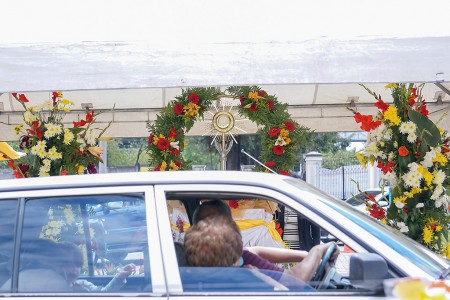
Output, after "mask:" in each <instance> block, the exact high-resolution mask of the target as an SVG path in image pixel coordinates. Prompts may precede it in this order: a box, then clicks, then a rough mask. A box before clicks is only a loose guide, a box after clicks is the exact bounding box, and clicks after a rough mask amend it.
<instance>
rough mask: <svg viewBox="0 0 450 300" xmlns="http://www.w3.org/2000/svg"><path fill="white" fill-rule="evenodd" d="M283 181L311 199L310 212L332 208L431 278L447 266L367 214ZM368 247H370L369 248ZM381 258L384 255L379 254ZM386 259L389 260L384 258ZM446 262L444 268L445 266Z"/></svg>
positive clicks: (298, 182)
mask: <svg viewBox="0 0 450 300" xmlns="http://www.w3.org/2000/svg"><path fill="white" fill-rule="evenodd" d="M285 182H287V183H289V184H290V185H292V186H294V187H296V188H297V189H298V195H301V194H304V193H305V191H306V192H308V193H309V195H305V197H311V198H314V201H307V202H305V203H307V204H309V205H311V209H313V210H315V211H317V212H318V213H320V211H319V210H318V209H317V204H318V202H320V203H321V204H325V205H326V206H327V207H329V208H331V209H334V210H335V211H337V212H338V213H339V214H341V215H342V216H343V217H346V218H348V219H349V220H351V221H352V222H354V223H355V225H357V226H360V227H362V228H365V229H366V230H367V231H368V232H370V233H371V234H373V235H374V236H376V237H377V238H378V239H380V240H382V241H384V242H385V243H386V244H387V245H388V246H389V247H390V248H392V249H393V250H395V251H396V252H398V253H401V254H402V256H403V257H405V258H407V259H408V260H409V261H411V262H412V263H413V264H414V265H416V266H420V267H421V268H422V269H423V270H425V271H427V272H428V274H430V275H431V276H432V277H434V278H439V277H440V276H441V275H442V273H443V272H445V270H446V268H447V267H448V263H449V261H448V260H445V259H444V258H443V257H442V256H439V255H437V254H435V253H433V252H431V251H429V250H428V249H426V248H425V247H423V246H422V245H420V244H419V243H417V242H416V241H414V240H412V239H410V238H408V237H407V236H405V235H403V234H400V232H398V231H396V230H394V229H393V228H391V227H388V226H387V225H384V224H382V223H381V222H377V221H376V220H375V219H373V218H372V217H370V216H368V215H363V214H358V215H357V216H355V214H354V212H353V210H352V209H351V207H350V206H349V205H347V204H346V203H345V202H344V201H342V200H339V199H336V198H333V197H331V196H329V195H327V194H326V193H324V192H322V191H320V190H318V189H316V188H313V187H311V186H309V185H308V184H307V183H305V182H304V181H302V180H299V179H296V178H286V179H285ZM343 231H346V233H347V234H348V235H350V236H351V235H352V230H351V229H350V228H343ZM368 247H370V245H368ZM373 249H374V248H373ZM379 254H380V255H382V256H384V255H385V254H384V253H379ZM385 258H386V259H387V260H389V257H385ZM445 261H446V262H447V265H446V264H445Z"/></svg>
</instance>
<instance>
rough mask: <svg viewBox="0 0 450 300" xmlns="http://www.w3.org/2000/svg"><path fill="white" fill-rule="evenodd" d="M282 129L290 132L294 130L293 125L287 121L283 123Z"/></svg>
mask: <svg viewBox="0 0 450 300" xmlns="http://www.w3.org/2000/svg"><path fill="white" fill-rule="evenodd" d="M284 127H286V129H287V130H289V131H292V130H294V129H295V125H294V123H292V122H289V121H286V122H284Z"/></svg>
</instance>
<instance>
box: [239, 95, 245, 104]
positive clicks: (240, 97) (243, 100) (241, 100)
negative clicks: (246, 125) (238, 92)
mask: <svg viewBox="0 0 450 300" xmlns="http://www.w3.org/2000/svg"><path fill="white" fill-rule="evenodd" d="M239 101H240V102H241V106H244V102H245V98H244V96H239Z"/></svg>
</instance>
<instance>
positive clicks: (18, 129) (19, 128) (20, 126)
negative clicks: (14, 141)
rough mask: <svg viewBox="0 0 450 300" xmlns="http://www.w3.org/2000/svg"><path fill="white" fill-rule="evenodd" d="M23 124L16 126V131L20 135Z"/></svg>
mask: <svg viewBox="0 0 450 300" xmlns="http://www.w3.org/2000/svg"><path fill="white" fill-rule="evenodd" d="M22 128H23V124H20V125H17V126H14V132H15V133H16V134H17V135H18V134H20V133H21V132H22Z"/></svg>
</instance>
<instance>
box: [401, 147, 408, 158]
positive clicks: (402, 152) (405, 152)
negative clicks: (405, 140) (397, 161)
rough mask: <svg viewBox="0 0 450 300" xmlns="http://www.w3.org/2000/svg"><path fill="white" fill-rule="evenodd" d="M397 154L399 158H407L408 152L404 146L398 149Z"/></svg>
mask: <svg viewBox="0 0 450 300" xmlns="http://www.w3.org/2000/svg"><path fill="white" fill-rule="evenodd" d="M398 154H399V155H400V156H407V155H408V154H409V151H408V149H406V147H405V146H401V147H400V148H398Z"/></svg>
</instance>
